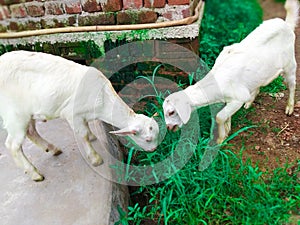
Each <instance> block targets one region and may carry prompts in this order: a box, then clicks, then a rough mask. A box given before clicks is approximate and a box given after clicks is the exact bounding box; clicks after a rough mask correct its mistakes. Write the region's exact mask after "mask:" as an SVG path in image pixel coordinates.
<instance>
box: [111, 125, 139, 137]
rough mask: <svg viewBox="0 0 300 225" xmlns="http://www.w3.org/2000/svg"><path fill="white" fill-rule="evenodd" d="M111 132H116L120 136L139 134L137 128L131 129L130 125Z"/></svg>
mask: <svg viewBox="0 0 300 225" xmlns="http://www.w3.org/2000/svg"><path fill="white" fill-rule="evenodd" d="M109 133H110V134H115V135H118V136H128V135H130V134H133V135H136V134H137V130H136V129H130V128H129V127H125V128H123V129H121V130H116V131H110V132H109Z"/></svg>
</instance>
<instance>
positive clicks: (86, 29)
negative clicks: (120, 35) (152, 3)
mask: <svg viewBox="0 0 300 225" xmlns="http://www.w3.org/2000/svg"><path fill="white" fill-rule="evenodd" d="M203 11H204V2H203V1H202V0H200V1H199V3H198V5H197V7H196V8H195V14H194V15H193V16H190V17H187V18H184V19H181V20H175V21H165V22H159V23H147V24H129V25H102V26H101V25H100V26H99V25H96V26H81V27H59V28H49V29H41V30H30V31H21V32H10V33H0V39H10V38H23V37H30V36H39V35H48V34H58V33H72V32H97V31H122V30H141V29H157V28H165V27H172V26H182V25H189V24H192V23H194V22H195V21H197V20H198V18H199V17H200V16H201V17H202V15H203Z"/></svg>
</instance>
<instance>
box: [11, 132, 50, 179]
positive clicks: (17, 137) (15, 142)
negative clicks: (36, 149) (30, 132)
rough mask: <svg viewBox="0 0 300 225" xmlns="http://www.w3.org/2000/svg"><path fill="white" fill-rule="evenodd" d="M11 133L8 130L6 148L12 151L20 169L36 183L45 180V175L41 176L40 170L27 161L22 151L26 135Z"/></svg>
mask: <svg viewBox="0 0 300 225" xmlns="http://www.w3.org/2000/svg"><path fill="white" fill-rule="evenodd" d="M24 132H25V130H24ZM13 133H14V135H12V133H10V131H9V130H8V136H7V139H6V142H5V146H6V148H7V149H9V150H10V151H11V154H12V157H13V159H14V161H15V163H16V164H17V166H18V167H20V168H22V169H23V170H24V171H25V173H26V174H28V175H29V176H30V177H31V179H32V180H34V181H42V180H44V177H43V175H41V174H40V173H39V172H38V170H37V169H36V168H35V167H34V166H33V165H32V163H31V162H30V161H29V160H28V159H27V157H26V156H25V155H24V152H23V149H22V143H23V141H24V139H25V134H23V132H19V133H18V134H17V133H16V132H13Z"/></svg>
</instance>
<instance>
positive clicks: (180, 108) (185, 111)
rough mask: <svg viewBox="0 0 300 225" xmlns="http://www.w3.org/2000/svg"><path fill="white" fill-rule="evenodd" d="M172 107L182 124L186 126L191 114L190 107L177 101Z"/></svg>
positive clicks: (186, 103) (183, 102)
mask: <svg viewBox="0 0 300 225" xmlns="http://www.w3.org/2000/svg"><path fill="white" fill-rule="evenodd" d="M174 107H175V110H176V111H177V113H178V116H179V117H180V119H181V120H182V122H183V123H184V124H186V123H187V122H188V121H189V119H190V117H191V113H192V108H191V105H190V104H189V103H188V102H185V101H178V102H176V104H175V105H174Z"/></svg>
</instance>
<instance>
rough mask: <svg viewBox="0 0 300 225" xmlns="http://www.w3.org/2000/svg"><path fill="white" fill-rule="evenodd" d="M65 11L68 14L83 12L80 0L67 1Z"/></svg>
mask: <svg viewBox="0 0 300 225" xmlns="http://www.w3.org/2000/svg"><path fill="white" fill-rule="evenodd" d="M65 11H66V13H68V14H77V13H81V12H82V9H81V4H80V0H75V1H66V2H65Z"/></svg>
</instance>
